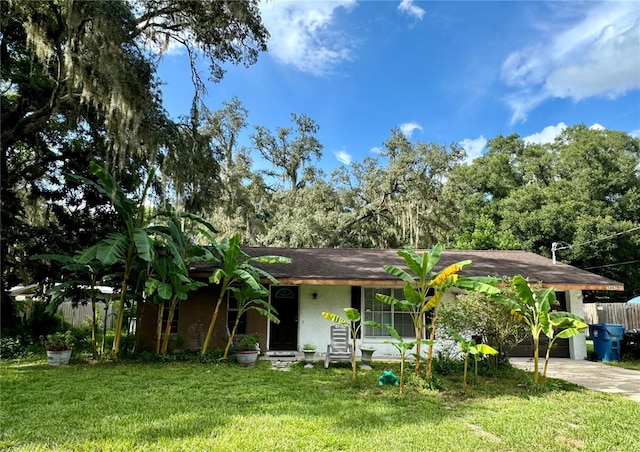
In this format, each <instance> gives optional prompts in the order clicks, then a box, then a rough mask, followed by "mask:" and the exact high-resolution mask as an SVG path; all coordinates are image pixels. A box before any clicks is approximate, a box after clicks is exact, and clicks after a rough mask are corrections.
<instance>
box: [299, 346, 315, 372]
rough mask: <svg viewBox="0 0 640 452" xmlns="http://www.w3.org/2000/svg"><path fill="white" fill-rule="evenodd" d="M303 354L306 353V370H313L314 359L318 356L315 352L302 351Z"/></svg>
mask: <svg viewBox="0 0 640 452" xmlns="http://www.w3.org/2000/svg"><path fill="white" fill-rule="evenodd" d="M302 353H304V362H305V363H306V364H305V365H304V367H305V369H311V368H312V367H313V357H314V356H315V354H316V351H315V350H302Z"/></svg>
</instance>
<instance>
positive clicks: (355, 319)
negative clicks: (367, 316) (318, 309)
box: [322, 308, 380, 381]
mask: <svg viewBox="0 0 640 452" xmlns="http://www.w3.org/2000/svg"><path fill="white" fill-rule="evenodd" d="M322 317H324V318H325V319H327V320H328V321H330V322H333V323H338V324H340V325H348V326H349V329H350V331H351V340H352V342H353V343H352V344H351V380H352V381H355V379H356V342H357V337H358V331H360V328H362V325H367V326H372V327H375V328H380V325H379V324H378V323H376V322H374V321H373V320H365V321H363V322H361V321H360V312H359V311H358V310H357V309H354V308H344V317H341V316H339V315H337V314H333V313H331V312H326V311H325V312H322Z"/></svg>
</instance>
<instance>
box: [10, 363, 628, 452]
mask: <svg viewBox="0 0 640 452" xmlns="http://www.w3.org/2000/svg"><path fill="white" fill-rule="evenodd" d="M397 367H398V365H396V364H389V365H384V364H382V363H374V370H373V371H369V372H362V371H361V372H360V373H359V375H358V378H357V380H356V381H355V382H351V381H350V379H349V373H350V369H349V368H347V367H338V368H334V367H332V368H331V369H329V370H325V369H323V368H321V366H320V364H316V367H315V368H314V369H304V368H302V366H301V365H297V366H294V367H293V368H292V369H291V370H290V371H289V372H279V371H274V370H271V368H270V365H269V364H268V363H267V362H260V363H259V364H258V365H257V366H256V367H253V368H241V367H239V366H236V365H227V364H217V365H216V364H214V365H206V364H199V363H166V364H133V363H117V364H113V363H107V364H90V363H78V362H76V363H73V364H72V365H70V366H62V367H59V368H54V367H49V366H47V365H46V364H45V361H44V359H39V360H34V359H32V360H22V361H8V362H2V363H1V364H0V382H1V383H0V385H1V386H0V399H1V404H2V405H1V406H2V409H1V410H0V449H11V450H16V451H27V450H28V451H45V450H105V451H112V450H113V451H117V450H122V451H124V450H132V449H142V450H150V451H154V450H172V451H173V450H189V451H190V450H211V451H218V450H219V451H236V450H237V451H240V450H252V451H269V450H283V451H287V450H292V451H293V450H296V451H297V450H353V451H362V450H373V449H376V450H394V451H395V450H397V451H403V450H407V451H409V450H452V451H466V450H469V451H493V450H499V451H504V450H535V449H541V450H554V451H573V450H594V451H596V450H621V451H622V450H640V429H638V426H637V420H638V419H640V404H639V403H637V402H632V401H629V400H626V399H624V398H622V397H621V396H616V395H611V394H604V393H597V392H590V391H587V390H585V389H582V388H579V387H577V386H574V385H571V384H569V383H566V382H563V381H561V380H554V379H551V380H550V381H548V383H547V387H546V388H544V389H543V388H540V387H537V386H534V385H533V384H532V383H531V375H530V374H528V373H525V372H522V371H519V370H516V369H507V370H504V371H502V372H501V374H500V375H499V376H497V377H496V376H485V377H481V382H480V383H479V384H477V385H474V384H471V385H470V387H469V389H468V391H467V392H466V393H463V392H462V391H461V389H460V387H461V376H459V375H458V373H457V372H456V373H455V374H453V375H448V376H446V377H442V376H439V377H438V380H437V381H438V382H439V383H440V385H441V389H440V390H438V391H432V390H426V389H419V388H418V386H416V385H415V384H411V383H410V384H409V385H408V386H407V387H406V388H405V395H404V396H399V395H398V389H397V387H391V386H384V387H380V386H378V384H377V377H378V376H379V375H380V373H381V372H382V370H383V369H385V368H390V369H392V370H394V371H395V372H396V373H397V371H398V369H397ZM410 380H411V379H410Z"/></svg>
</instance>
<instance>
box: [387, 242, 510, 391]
mask: <svg viewBox="0 0 640 452" xmlns="http://www.w3.org/2000/svg"><path fill="white" fill-rule="evenodd" d="M443 250H444V247H443V246H442V245H436V246H434V247H433V248H432V249H431V251H429V252H425V253H423V254H422V255H421V256H420V255H418V253H416V252H415V251H414V250H413V248H411V247H410V246H405V247H404V249H403V250H400V251H398V255H399V256H400V257H402V258H403V259H404V261H405V263H406V265H407V267H408V269H409V272H411V273H413V275H412V274H411V273H409V272H407V271H405V270H404V269H401V268H398V267H395V266H392V265H384V266H383V268H384V270H385V271H386V272H388V273H390V274H392V275H393V276H396V277H398V278H400V279H401V280H402V281H404V282H405V286H404V288H403V295H404V297H405V299H404V300H398V299H397V298H394V297H391V296H389V295H384V294H376V299H378V300H379V301H382V302H384V303H387V304H391V305H393V306H396V307H398V308H400V309H401V310H403V311H406V312H408V313H409V314H410V316H411V319H412V321H413V326H414V329H415V335H416V336H415V337H416V338H415V342H416V374H419V372H420V361H421V359H422V355H421V350H420V345H421V344H422V339H423V335H424V333H423V332H424V326H425V325H424V316H425V314H426V313H427V312H428V311H431V312H432V314H431V328H430V332H429V344H428V347H429V350H428V353H427V370H426V378H427V379H431V373H432V372H431V369H432V361H433V344H434V343H435V332H436V323H437V319H438V307H439V305H440V301H441V300H442V297H443V296H444V294H445V292H446V291H447V290H449V288H451V287H454V286H455V287H458V288H461V289H466V290H473V291H477V292H482V293H487V294H496V293H498V292H499V290H498V289H496V288H495V284H496V283H497V282H498V280H497V279H496V278H489V277H486V278H483V277H463V276H460V275H458V273H459V272H460V271H461V270H462V269H464V268H465V267H468V266H469V265H471V261H470V260H464V261H461V262H457V263H455V264H451V265H449V266H448V267H446V268H444V269H442V270H440V271H439V272H438V273H435V272H434V269H435V266H436V265H437V264H438V262H439V261H440V255H441V254H442V251H443Z"/></svg>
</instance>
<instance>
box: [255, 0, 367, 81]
mask: <svg viewBox="0 0 640 452" xmlns="http://www.w3.org/2000/svg"><path fill="white" fill-rule="evenodd" d="M355 4H356V0H334V1H331V2H308V1H295V2H294V1H273V2H265V3H261V6H260V11H261V13H262V19H263V22H264V24H265V26H266V28H267V30H269V33H270V34H271V38H270V39H269V42H268V44H267V45H268V47H269V54H270V55H271V56H273V57H274V58H275V59H276V60H277V61H279V62H281V63H283V64H286V65H290V66H293V67H295V68H296V69H298V70H299V71H302V72H307V73H310V74H313V75H316V76H324V75H327V74H330V73H331V72H332V71H333V69H334V68H335V66H337V65H338V64H340V63H342V62H343V61H346V60H349V59H350V58H351V49H352V46H353V38H349V37H347V36H345V35H344V34H343V33H340V32H339V31H336V30H334V29H333V28H332V25H333V22H334V19H335V17H334V14H335V12H336V10H337V9H338V8H345V9H347V10H349V9H351V8H352V7H353V6H354V5H355Z"/></svg>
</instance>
